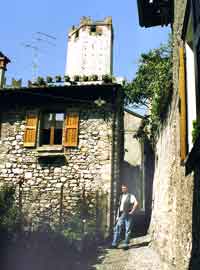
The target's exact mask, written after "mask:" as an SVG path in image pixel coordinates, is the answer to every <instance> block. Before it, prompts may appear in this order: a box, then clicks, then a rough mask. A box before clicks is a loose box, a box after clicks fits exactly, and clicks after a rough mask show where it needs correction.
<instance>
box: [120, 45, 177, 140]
mask: <svg viewBox="0 0 200 270" xmlns="http://www.w3.org/2000/svg"><path fill="white" fill-rule="evenodd" d="M124 91H125V97H126V104H132V105H133V106H136V107H141V106H142V107H145V109H146V117H145V118H144V120H143V122H142V124H141V126H140V128H139V130H138V133H137V135H136V136H137V137H138V138H142V137H145V136H148V137H149V138H150V139H151V140H152V141H155V137H156V135H157V134H158V132H159V128H160V126H161V123H162V122H163V121H164V120H165V118H166V114H167V111H168V108H169V104H170V99H171V94H172V50H171V43H170V41H169V42H168V44H165V45H161V46H160V47H159V48H157V49H153V50H150V51H149V52H147V53H143V54H142V55H141V57H140V59H139V65H138V70H137V72H136V75H135V78H134V79H133V80H132V81H131V82H126V83H125V86H124Z"/></svg>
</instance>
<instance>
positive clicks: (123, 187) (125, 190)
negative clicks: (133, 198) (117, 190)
mask: <svg viewBox="0 0 200 270" xmlns="http://www.w3.org/2000/svg"><path fill="white" fill-rule="evenodd" d="M121 189H122V193H127V192H128V187H127V185H125V184H122V186H121Z"/></svg>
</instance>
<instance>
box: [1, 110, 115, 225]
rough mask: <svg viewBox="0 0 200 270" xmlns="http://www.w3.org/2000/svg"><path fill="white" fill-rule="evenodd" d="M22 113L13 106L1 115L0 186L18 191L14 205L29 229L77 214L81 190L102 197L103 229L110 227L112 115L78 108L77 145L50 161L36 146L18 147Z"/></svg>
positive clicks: (20, 138)
mask: <svg viewBox="0 0 200 270" xmlns="http://www.w3.org/2000/svg"><path fill="white" fill-rule="evenodd" d="M25 112H26V108H20V109H19V108H17V109H13V110H12V111H7V112H4V113H3V114H2V125H1V138H0V184H1V185H2V184H3V183H13V184H14V185H15V186H16V187H17V191H18V198H17V201H18V203H21V205H22V212H23V214H24V215H25V216H26V217H27V219H28V220H29V223H30V225H31V226H34V228H35V227H37V226H38V224H39V223H40V222H46V223H48V224H50V225H54V224H58V223H59V222H60V221H62V219H64V218H65V217H66V216H67V214H69V213H72V212H73V211H75V210H76V207H77V202H78V201H79V199H80V196H81V194H82V192H83V190H85V192H86V194H87V193H90V194H93V195H94V198H95V196H96V192H97V190H101V194H102V193H104V194H107V195H106V203H105V202H102V203H104V207H105V209H104V210H103V211H104V225H109V222H110V221H109V210H110V196H111V194H110V193H111V181H112V163H114V162H115V163H117V164H118V163H119V160H115V161H114V160H112V150H113V149H112V143H113V141H112V139H113V120H112V119H113V113H112V112H107V111H103V110H102V109H99V110H97V109H95V110H94V109H91V108H89V109H87V108H84V109H83V108H82V110H81V113H80V127H79V144H78V147H77V148H69V149H67V148H66V149H65V150H64V152H63V155H62V156H58V157H56V158H53V159H49V158H48V157H45V158H42V159H40V158H38V149H37V147H36V148H32V149H29V148H25V147H24V146H23V136H24V130H25ZM116 128H118V126H116ZM118 133H119V132H118ZM118 139H119V138H118ZM118 143H119V141H118ZM117 169H118V170H119V168H117ZM117 177H118V178H119V171H117V172H116V178H117ZM34 228H33V229H34Z"/></svg>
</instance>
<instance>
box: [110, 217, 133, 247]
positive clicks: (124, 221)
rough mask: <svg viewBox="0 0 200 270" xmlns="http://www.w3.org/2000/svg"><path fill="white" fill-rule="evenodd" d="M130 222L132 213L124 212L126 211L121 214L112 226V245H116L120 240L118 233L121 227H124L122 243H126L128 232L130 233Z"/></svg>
mask: <svg viewBox="0 0 200 270" xmlns="http://www.w3.org/2000/svg"><path fill="white" fill-rule="evenodd" d="M132 223H133V215H130V214H126V213H122V214H121V216H120V217H119V219H118V221H117V223H116V225H115V228H114V234H113V242H112V246H117V245H118V243H119V241H120V234H121V231H122V228H123V227H124V228H125V241H124V244H125V245H128V243H129V238H130V234H131V228H132Z"/></svg>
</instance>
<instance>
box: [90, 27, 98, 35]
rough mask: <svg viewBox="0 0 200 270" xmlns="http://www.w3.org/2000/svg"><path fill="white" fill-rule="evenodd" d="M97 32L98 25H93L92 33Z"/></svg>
mask: <svg viewBox="0 0 200 270" xmlns="http://www.w3.org/2000/svg"><path fill="white" fill-rule="evenodd" d="M96 31H97V27H96V25H91V28H90V33H96Z"/></svg>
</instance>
